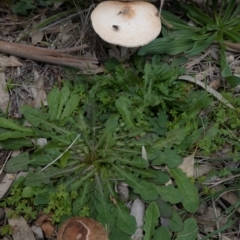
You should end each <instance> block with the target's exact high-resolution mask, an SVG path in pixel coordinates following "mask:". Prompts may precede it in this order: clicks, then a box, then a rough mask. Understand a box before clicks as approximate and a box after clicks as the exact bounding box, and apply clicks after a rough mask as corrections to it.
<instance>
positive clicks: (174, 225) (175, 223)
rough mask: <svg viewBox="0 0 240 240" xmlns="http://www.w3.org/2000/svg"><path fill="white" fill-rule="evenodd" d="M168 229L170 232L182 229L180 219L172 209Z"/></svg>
mask: <svg viewBox="0 0 240 240" xmlns="http://www.w3.org/2000/svg"><path fill="white" fill-rule="evenodd" d="M169 229H170V231H172V232H179V231H180V230H182V229H183V222H182V219H181V217H180V216H179V215H178V214H177V212H176V211H175V210H174V209H172V216H171V218H170V219H169Z"/></svg>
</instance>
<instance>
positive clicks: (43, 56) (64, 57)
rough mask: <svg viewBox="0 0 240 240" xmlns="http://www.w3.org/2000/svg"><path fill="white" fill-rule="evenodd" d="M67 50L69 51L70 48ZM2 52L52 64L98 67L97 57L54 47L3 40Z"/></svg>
mask: <svg viewBox="0 0 240 240" xmlns="http://www.w3.org/2000/svg"><path fill="white" fill-rule="evenodd" d="M65 50H66V51H68V50H69V49H65ZM70 51H71V50H70ZM0 52H3V53H7V54H11V55H14V56H18V57H22V58H27V59H32V60H35V61H39V62H47V63H51V64H57V65H62V66H70V67H76V68H80V69H86V68H87V69H89V70H90V69H96V68H97V63H98V61H97V59H96V58H85V57H78V56H73V55H70V54H67V53H62V51H56V50H53V49H46V48H41V47H34V46H29V45H24V44H19V43H11V42H6V41H1V40H0Z"/></svg>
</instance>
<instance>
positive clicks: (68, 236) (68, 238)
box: [57, 217, 108, 240]
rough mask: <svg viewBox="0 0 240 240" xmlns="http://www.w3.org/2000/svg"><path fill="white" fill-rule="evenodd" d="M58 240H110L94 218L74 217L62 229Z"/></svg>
mask: <svg viewBox="0 0 240 240" xmlns="http://www.w3.org/2000/svg"><path fill="white" fill-rule="evenodd" d="M57 240H108V235H107V232H106V231H105V229H104V227H103V226H102V225H101V224H100V223H99V222H97V221H95V220H94V219H92V218H85V217H73V218H70V219H68V220H67V221H66V222H64V223H63V224H62V226H61V227H60V229H59V231H58V234H57Z"/></svg>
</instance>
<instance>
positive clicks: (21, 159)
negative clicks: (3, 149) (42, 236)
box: [4, 152, 30, 173]
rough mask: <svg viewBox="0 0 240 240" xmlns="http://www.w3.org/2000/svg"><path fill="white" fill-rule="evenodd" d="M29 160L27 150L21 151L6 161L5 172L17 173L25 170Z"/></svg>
mask: <svg viewBox="0 0 240 240" xmlns="http://www.w3.org/2000/svg"><path fill="white" fill-rule="evenodd" d="M29 160H30V159H29V154H28V152H24V153H21V154H19V155H18V156H16V157H12V158H11V159H10V160H9V161H8V162H7V164H6V166H5V168H4V170H5V171H6V172H7V173H18V172H20V171H23V172H27V171H28V164H29Z"/></svg>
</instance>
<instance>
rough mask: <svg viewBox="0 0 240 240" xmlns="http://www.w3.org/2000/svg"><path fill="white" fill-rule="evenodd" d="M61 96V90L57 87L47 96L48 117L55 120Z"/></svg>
mask: <svg viewBox="0 0 240 240" xmlns="http://www.w3.org/2000/svg"><path fill="white" fill-rule="evenodd" d="M60 98H61V91H60V90H59V89H58V88H54V89H53V90H52V91H50V92H49V94H48V97H47V102H48V108H49V119H50V120H55V119H57V117H58V115H59V114H58V111H59V110H61V109H59V102H60Z"/></svg>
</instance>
